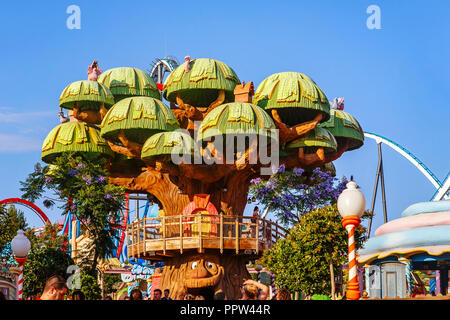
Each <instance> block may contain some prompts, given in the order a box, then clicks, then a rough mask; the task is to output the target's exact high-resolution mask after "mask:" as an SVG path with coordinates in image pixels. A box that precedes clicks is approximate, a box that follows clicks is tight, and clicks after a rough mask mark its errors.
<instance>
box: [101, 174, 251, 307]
mask: <svg viewBox="0 0 450 320" xmlns="http://www.w3.org/2000/svg"><path fill="white" fill-rule="evenodd" d="M195 173H197V174H198V173H199V172H198V171H197V172H194V174H195ZM200 173H202V172H200ZM191 174H193V173H192V172H187V174H186V175H172V174H169V173H167V172H160V171H157V170H155V169H152V168H147V169H146V171H144V172H142V173H141V174H140V175H138V176H137V177H130V176H128V177H127V176H124V175H120V174H119V175H114V174H112V175H111V177H110V179H109V180H110V183H113V184H116V185H120V186H123V187H125V188H126V189H127V191H128V192H142V193H144V192H145V193H148V194H152V195H154V196H155V197H156V198H157V199H158V200H159V202H160V203H161V205H162V207H163V210H164V215H165V216H166V217H170V216H177V215H180V214H182V213H183V210H184V208H185V207H186V206H187V205H188V204H189V203H190V202H192V201H193V200H194V196H195V195H199V194H208V195H209V202H210V203H212V204H213V205H214V206H215V208H216V209H217V211H218V212H219V213H220V212H222V213H223V214H224V216H228V217H230V216H242V215H243V212H244V209H245V206H246V204H247V195H248V189H249V186H250V182H249V181H250V177H251V176H252V175H253V174H254V172H253V171H250V170H241V171H236V172H234V173H233V174H232V175H228V176H226V177H222V178H219V179H218V180H217V181H214V182H209V183H208V182H205V181H200V180H197V179H193V178H190V177H189V176H190V175H191ZM213 174H214V173H211V175H213ZM234 228H235V227H234V225H225V226H224V232H223V233H224V235H225V236H226V235H227V234H228V233H229V232H231V233H233V232H234ZM172 229H173V230H172ZM178 232H179V227H178V226H171V227H169V228H167V229H166V234H176V233H178ZM236 236H239V235H236ZM219 249H220V248H217V249H209V251H208V252H207V253H203V254H197V253H192V252H191V253H188V252H185V253H184V254H179V255H176V256H175V257H173V258H165V259H164V264H165V265H164V270H163V273H162V277H161V284H160V289H161V290H164V289H169V290H170V297H171V298H172V299H183V297H184V296H185V295H186V294H187V293H192V294H195V295H202V296H204V297H205V298H206V299H213V297H214V295H215V294H217V293H219V292H223V293H224V294H225V297H226V299H239V298H240V297H241V292H240V285H241V284H242V283H243V282H244V281H245V279H250V278H251V277H250V274H249V273H248V271H247V268H246V263H247V261H246V260H248V257H246V258H244V257H243V256H239V255H235V254H230V253H225V252H224V253H223V254H221V253H220V250H219ZM177 252H179V251H178V249H177ZM195 262H196V263H195ZM193 263H194V268H192V264H193Z"/></svg>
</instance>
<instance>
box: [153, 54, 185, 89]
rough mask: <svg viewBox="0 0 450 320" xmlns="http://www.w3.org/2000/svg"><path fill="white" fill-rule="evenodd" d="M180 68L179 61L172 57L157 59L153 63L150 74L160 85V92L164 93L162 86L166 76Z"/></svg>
mask: <svg viewBox="0 0 450 320" xmlns="http://www.w3.org/2000/svg"><path fill="white" fill-rule="evenodd" d="M178 66H179V63H178V61H177V59H176V58H174V57H170V56H168V57H165V58H163V59H155V60H154V61H153V62H152V64H151V69H150V70H149V73H150V76H151V77H152V78H153V80H155V82H156V84H157V85H158V88H159V90H161V91H162V85H163V83H164V78H165V77H166V75H168V74H170V73H171V72H172V71H173V70H175V69H176V67H178Z"/></svg>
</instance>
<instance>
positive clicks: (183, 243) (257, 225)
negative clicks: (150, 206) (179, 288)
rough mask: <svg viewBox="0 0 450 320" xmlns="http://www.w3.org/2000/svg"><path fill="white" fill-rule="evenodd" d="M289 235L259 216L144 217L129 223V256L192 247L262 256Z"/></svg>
mask: <svg viewBox="0 0 450 320" xmlns="http://www.w3.org/2000/svg"><path fill="white" fill-rule="evenodd" d="M286 235H287V230H286V229H284V228H282V227H281V226H279V225H278V224H276V223H274V222H272V221H269V220H265V219H262V218H258V217H255V218H253V217H243V216H226V215H223V214H219V215H210V214H194V215H178V216H162V217H158V218H144V219H141V220H137V221H134V222H133V223H131V224H129V225H128V228H127V239H128V240H127V241H128V256H129V257H137V258H141V257H143V258H145V257H147V258H150V259H151V258H152V257H154V258H156V257H158V256H171V255H173V254H174V253H175V252H180V253H183V251H185V250H190V249H197V250H198V252H204V250H205V249H218V250H219V251H220V253H223V252H224V250H233V251H234V252H235V253H236V254H240V253H241V254H242V253H243V254H252V255H259V254H261V253H262V251H264V250H265V249H269V248H272V247H273V245H274V243H275V242H276V241H277V240H278V239H280V238H284V237H285V236H286Z"/></svg>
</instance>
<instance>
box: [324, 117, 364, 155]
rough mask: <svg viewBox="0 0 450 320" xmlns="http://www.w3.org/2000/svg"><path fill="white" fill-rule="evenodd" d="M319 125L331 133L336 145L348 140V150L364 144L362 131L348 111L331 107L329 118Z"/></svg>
mask: <svg viewBox="0 0 450 320" xmlns="http://www.w3.org/2000/svg"><path fill="white" fill-rule="evenodd" d="M319 126H320V127H322V128H326V129H327V130H329V131H330V132H331V133H332V134H333V136H334V137H335V138H336V140H337V143H338V146H339V145H342V144H344V143H345V140H348V142H349V145H348V149H347V150H348V151H350V150H355V149H358V148H360V147H361V146H362V145H363V144H364V132H363V130H362V128H361V126H360V124H359V122H358V121H357V120H356V119H355V118H354V117H353V116H352V115H351V114H349V113H348V112H345V111H342V110H337V109H331V110H330V120H328V121H327V122H325V123H321V124H320V125H319Z"/></svg>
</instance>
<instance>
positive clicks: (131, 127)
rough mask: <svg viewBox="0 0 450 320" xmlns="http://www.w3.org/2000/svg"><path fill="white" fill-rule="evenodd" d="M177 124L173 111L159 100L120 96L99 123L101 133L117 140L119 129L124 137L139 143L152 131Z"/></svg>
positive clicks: (106, 137)
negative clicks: (122, 131) (120, 98)
mask: <svg viewBox="0 0 450 320" xmlns="http://www.w3.org/2000/svg"><path fill="white" fill-rule="evenodd" d="M177 128H179V123H178V120H177V118H176V117H175V115H174V114H173V112H172V111H171V110H170V108H169V107H168V106H166V105H165V104H164V103H163V102H162V101H160V100H158V99H154V98H150V97H131V98H125V99H123V100H120V101H119V102H118V103H116V104H115V105H114V106H113V107H112V108H111V109H109V110H108V112H107V113H106V115H105V117H104V118H103V121H102V124H101V135H102V137H103V138H105V139H107V140H110V141H117V140H118V135H119V133H120V131H121V130H124V133H125V136H126V137H127V139H128V140H130V141H134V142H137V143H140V144H144V143H145V141H146V140H147V139H148V138H149V137H150V136H152V135H153V134H155V133H158V132H161V131H172V130H175V129H177Z"/></svg>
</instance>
